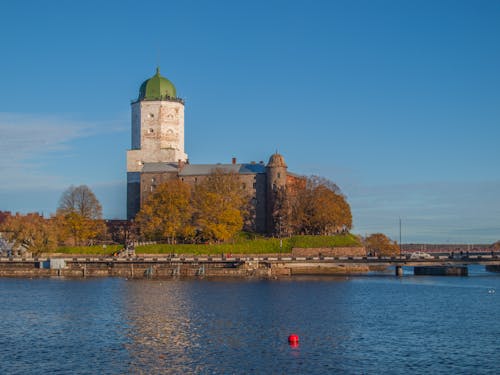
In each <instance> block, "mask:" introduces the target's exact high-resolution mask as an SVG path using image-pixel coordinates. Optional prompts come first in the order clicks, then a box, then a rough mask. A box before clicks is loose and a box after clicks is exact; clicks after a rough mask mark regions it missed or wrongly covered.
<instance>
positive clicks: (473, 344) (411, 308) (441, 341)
mask: <svg viewBox="0 0 500 375" xmlns="http://www.w3.org/2000/svg"><path fill="white" fill-rule="evenodd" d="M410 270H411V269H406V270H405V276H404V277H402V278H397V277H395V276H393V275H392V273H391V274H378V275H377V274H374V275H368V276H356V277H301V278H286V279H278V280H255V279H230V280H228V279H218V280H217V279H216V280H208V279H170V280H127V279H122V278H102V279H64V278H45V279H44V278H40V279H0V373H1V374H49V373H50V374H58V373H59V374H69V373H71V374H179V373H185V374H332V373H338V374H430V373H432V374H460V373H463V374H495V373H498V371H499V370H498V355H499V350H500V274H494V273H487V272H485V271H484V268H482V267H470V275H469V276H468V277H422V276H418V277H416V276H412V275H411V274H410V272H409V271H410ZM292 333H295V334H297V335H298V336H299V339H300V341H299V345H298V346H296V347H294V346H290V345H289V344H288V342H287V337H288V335H290V334H292Z"/></svg>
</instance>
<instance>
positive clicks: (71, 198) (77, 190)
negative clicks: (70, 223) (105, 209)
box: [57, 185, 102, 220]
mask: <svg viewBox="0 0 500 375" xmlns="http://www.w3.org/2000/svg"><path fill="white" fill-rule="evenodd" d="M57 213H58V214H59V213H61V214H70V213H76V214H78V215H81V216H82V217H84V218H86V219H94V220H95V219H101V218H102V207H101V204H100V203H99V201H98V200H97V198H96V196H95V195H94V193H93V192H92V190H90V188H89V187H88V186H87V185H80V186H73V185H71V186H70V187H69V188H68V189H66V191H65V192H64V193H63V194H62V196H61V199H60V200H59V207H58V209H57Z"/></svg>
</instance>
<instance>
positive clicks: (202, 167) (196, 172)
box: [179, 163, 266, 176]
mask: <svg viewBox="0 0 500 375" xmlns="http://www.w3.org/2000/svg"><path fill="white" fill-rule="evenodd" d="M216 170H222V171H223V172H225V173H237V174H257V173H265V172H266V168H265V166H264V165H263V164H246V163H245V164H186V165H185V166H184V167H183V168H182V169H181V170H180V171H179V176H203V175H209V174H212V173H214V172H215V171H216Z"/></svg>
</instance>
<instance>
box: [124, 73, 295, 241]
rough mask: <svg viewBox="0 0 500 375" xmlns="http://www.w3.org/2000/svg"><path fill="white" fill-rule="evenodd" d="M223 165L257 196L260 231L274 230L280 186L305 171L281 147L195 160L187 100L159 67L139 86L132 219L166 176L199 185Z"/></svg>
mask: <svg viewBox="0 0 500 375" xmlns="http://www.w3.org/2000/svg"><path fill="white" fill-rule="evenodd" d="M216 170H222V171H224V172H228V173H236V174H238V175H239V177H240V180H241V183H242V186H243V187H244V189H245V190H246V191H247V192H248V194H249V196H250V197H252V199H251V203H252V205H253V209H254V220H253V224H252V226H253V227H252V228H251V229H253V230H254V231H256V232H259V233H273V232H274V231H275V228H274V224H273V220H272V213H273V211H274V204H275V194H276V191H277V189H278V188H280V187H284V188H289V187H293V186H297V184H300V183H301V181H302V182H303V181H304V177H302V176H298V175H296V174H294V173H290V172H288V167H287V165H286V163H285V160H284V158H283V156H281V155H280V154H278V153H275V154H273V155H272V156H271V157H270V158H269V162H268V163H267V165H265V164H264V163H263V162H259V163H255V162H250V163H238V162H237V160H236V158H232V160H231V163H229V164H190V163H189V159H188V156H187V154H186V153H185V150H184V101H183V100H182V99H180V98H178V97H177V94H176V89H175V86H174V85H173V84H172V82H170V81H169V80H168V79H167V78H165V77H162V76H161V75H160V71H159V69H157V71H156V74H155V75H154V76H153V77H151V78H150V79H148V80H146V81H144V83H143V84H142V85H141V87H140V89H139V97H138V98H137V100H135V101H134V102H132V148H131V150H129V151H127V219H129V220H130V219H133V218H134V217H135V216H136V214H137V213H138V212H139V210H140V208H141V207H142V205H143V204H144V201H145V200H146V198H147V197H148V195H149V194H151V192H153V191H154V190H155V188H156V187H157V186H158V185H159V184H161V183H162V182H165V181H168V180H173V179H180V180H181V181H183V182H185V183H188V184H190V185H196V184H197V183H199V182H200V181H201V180H202V179H204V178H206V176H208V175H210V174H212V173H214V172H215V171H216Z"/></svg>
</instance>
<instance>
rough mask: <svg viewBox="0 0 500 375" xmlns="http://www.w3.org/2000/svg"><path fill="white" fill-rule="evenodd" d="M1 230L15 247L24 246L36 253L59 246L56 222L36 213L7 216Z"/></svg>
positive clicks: (0, 226)
mask: <svg viewBox="0 0 500 375" xmlns="http://www.w3.org/2000/svg"><path fill="white" fill-rule="evenodd" d="M0 232H2V234H3V237H4V238H5V239H6V240H7V241H9V242H12V243H13V245H14V248H19V247H24V248H25V249H26V250H28V251H30V252H32V253H33V254H35V255H38V254H40V253H44V252H49V251H53V250H54V249H55V248H56V247H57V238H56V234H55V232H56V231H55V227H54V223H53V222H52V221H51V220H47V219H45V218H44V217H43V216H41V215H38V214H36V213H30V214H27V215H20V214H16V215H9V216H6V217H5V219H4V221H3V222H2V224H0Z"/></svg>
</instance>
